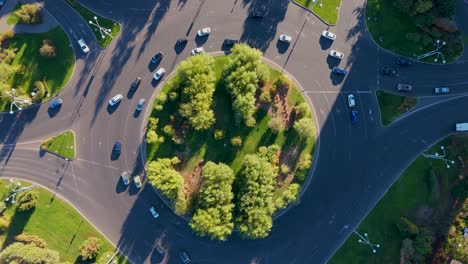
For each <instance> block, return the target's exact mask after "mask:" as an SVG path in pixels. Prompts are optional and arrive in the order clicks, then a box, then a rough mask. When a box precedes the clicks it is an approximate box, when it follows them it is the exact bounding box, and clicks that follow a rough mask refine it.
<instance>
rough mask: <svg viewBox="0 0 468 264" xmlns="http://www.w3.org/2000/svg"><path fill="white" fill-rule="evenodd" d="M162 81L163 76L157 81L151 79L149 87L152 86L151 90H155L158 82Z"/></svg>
mask: <svg viewBox="0 0 468 264" xmlns="http://www.w3.org/2000/svg"><path fill="white" fill-rule="evenodd" d="M162 79H164V76H163V77H162V78H161V79H159V80H155V79H154V78H152V79H151V86H153V88H155V87H156V86H158V84H159V82H160V81H161V80H162Z"/></svg>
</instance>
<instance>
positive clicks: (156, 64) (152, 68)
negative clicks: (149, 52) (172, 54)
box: [148, 59, 161, 72]
mask: <svg viewBox="0 0 468 264" xmlns="http://www.w3.org/2000/svg"><path fill="white" fill-rule="evenodd" d="M159 63H161V61H158V62H156V63H152V62H151V59H150V62H149V63H148V70H149V71H150V72H154V71H155V70H156V68H157V67H158V66H159Z"/></svg>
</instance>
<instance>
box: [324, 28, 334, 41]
mask: <svg viewBox="0 0 468 264" xmlns="http://www.w3.org/2000/svg"><path fill="white" fill-rule="evenodd" d="M322 37H325V38H327V39H330V40H335V39H336V35H335V34H334V33H331V32H330V31H327V30H324V31H323V32H322Z"/></svg>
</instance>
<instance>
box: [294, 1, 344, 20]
mask: <svg viewBox="0 0 468 264" xmlns="http://www.w3.org/2000/svg"><path fill="white" fill-rule="evenodd" d="M317 1H318V3H314V2H313V1H312V0H295V2H297V3H298V4H300V5H302V6H304V7H306V8H307V9H309V10H310V9H311V8H312V7H313V11H314V13H315V14H317V15H318V16H319V17H320V18H321V19H323V20H324V21H325V22H327V23H328V24H331V25H335V24H336V23H337V22H338V14H339V10H340V4H341V0H317ZM320 1H321V2H320ZM320 3H322V7H320V6H319V4H320Z"/></svg>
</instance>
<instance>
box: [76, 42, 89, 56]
mask: <svg viewBox="0 0 468 264" xmlns="http://www.w3.org/2000/svg"><path fill="white" fill-rule="evenodd" d="M78 45H80V48H81V50H82V51H83V52H84V53H88V52H89V48H88V45H86V42H85V41H84V39H79V40H78Z"/></svg>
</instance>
